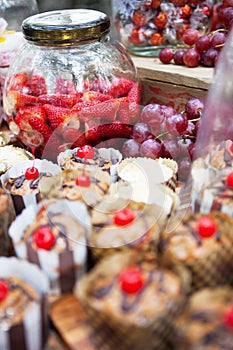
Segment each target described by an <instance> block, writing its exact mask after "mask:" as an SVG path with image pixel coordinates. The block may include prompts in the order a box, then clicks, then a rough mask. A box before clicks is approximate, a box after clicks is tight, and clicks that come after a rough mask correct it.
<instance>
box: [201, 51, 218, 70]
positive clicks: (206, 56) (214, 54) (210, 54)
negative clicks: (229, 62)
mask: <svg viewBox="0 0 233 350" xmlns="http://www.w3.org/2000/svg"><path fill="white" fill-rule="evenodd" d="M218 55H219V51H218V50H216V49H215V48H214V47H210V48H209V49H208V50H207V51H206V52H204V53H203V55H202V63H203V66H204V67H215V64H216V60H217V59H218Z"/></svg>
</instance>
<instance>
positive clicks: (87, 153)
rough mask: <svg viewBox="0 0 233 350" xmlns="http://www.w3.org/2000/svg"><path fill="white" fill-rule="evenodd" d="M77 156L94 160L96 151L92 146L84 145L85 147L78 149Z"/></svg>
mask: <svg viewBox="0 0 233 350" xmlns="http://www.w3.org/2000/svg"><path fill="white" fill-rule="evenodd" d="M76 155H77V156H78V157H79V158H85V159H93V158H94V156H95V151H94V148H93V147H92V146H90V145H84V146H81V147H78V149H77V151H76Z"/></svg>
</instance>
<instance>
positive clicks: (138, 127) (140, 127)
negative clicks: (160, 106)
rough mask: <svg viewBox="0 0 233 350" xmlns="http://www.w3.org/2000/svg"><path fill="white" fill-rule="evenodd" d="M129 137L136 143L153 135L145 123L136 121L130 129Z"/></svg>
mask: <svg viewBox="0 0 233 350" xmlns="http://www.w3.org/2000/svg"><path fill="white" fill-rule="evenodd" d="M130 137H131V138H132V139H134V140H135V141H136V142H137V143H142V142H143V141H145V140H147V139H148V138H152V137H153V135H152V134H151V132H150V130H149V127H148V125H147V124H146V123H136V124H135V125H134V126H133V128H132V130H131V134H130Z"/></svg>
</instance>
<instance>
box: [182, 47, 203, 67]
mask: <svg viewBox="0 0 233 350" xmlns="http://www.w3.org/2000/svg"><path fill="white" fill-rule="evenodd" d="M199 62H200V55H199V53H198V51H197V50H196V49H195V48H194V47H192V48H190V49H187V51H186V52H185V54H184V64H185V65H186V66H187V67H190V68H193V67H197V66H198V65H199Z"/></svg>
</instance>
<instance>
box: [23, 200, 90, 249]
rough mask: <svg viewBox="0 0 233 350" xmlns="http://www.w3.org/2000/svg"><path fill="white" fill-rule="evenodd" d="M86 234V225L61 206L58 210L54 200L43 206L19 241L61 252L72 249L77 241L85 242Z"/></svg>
mask: <svg viewBox="0 0 233 350" xmlns="http://www.w3.org/2000/svg"><path fill="white" fill-rule="evenodd" d="M52 206H54V209H52ZM71 210H72V209H71ZM85 236H86V227H85V225H83V224H82V222H79V221H78V220H77V219H75V218H74V217H73V215H69V214H68V213H66V212H64V211H62V210H60V208H59V209H58V210H56V201H55V200H54V202H50V203H48V204H47V205H46V204H44V205H42V206H41V208H40V210H39V211H38V213H37V215H36V217H35V219H34V220H33V223H32V224H28V225H27V226H26V228H25V230H24V232H23V235H22V237H21V240H20V241H19V242H18V243H19V244H20V243H21V242H26V243H27V246H28V247H29V246H30V247H31V248H32V249H34V250H37V249H45V250H55V251H56V252H58V253H60V252H64V251H67V250H72V249H73V248H74V247H75V246H76V245H77V243H81V244H85Z"/></svg>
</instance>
